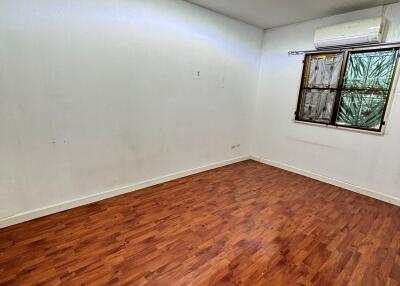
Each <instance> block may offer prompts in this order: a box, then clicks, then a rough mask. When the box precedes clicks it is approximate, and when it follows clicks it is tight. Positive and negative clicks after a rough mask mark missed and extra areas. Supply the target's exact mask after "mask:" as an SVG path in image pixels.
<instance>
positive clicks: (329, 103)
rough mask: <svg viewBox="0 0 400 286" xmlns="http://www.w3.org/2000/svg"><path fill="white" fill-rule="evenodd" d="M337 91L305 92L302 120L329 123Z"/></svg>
mask: <svg viewBox="0 0 400 286" xmlns="http://www.w3.org/2000/svg"><path fill="white" fill-rule="evenodd" d="M335 96H336V91H330V90H317V89H312V90H304V91H303V102H302V107H301V119H303V120H311V121H315V122H323V123H329V122H330V121H331V117H332V110H333V105H334V102H335Z"/></svg>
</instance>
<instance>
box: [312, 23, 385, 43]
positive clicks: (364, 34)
mask: <svg viewBox="0 0 400 286" xmlns="http://www.w3.org/2000/svg"><path fill="white" fill-rule="evenodd" d="M384 29H385V19H384V18H383V17H375V18H370V19H364V20H359V21H352V22H347V23H343V24H339V25H334V26H329V27H323V28H318V29H317V30H316V31H315V35H314V45H315V47H316V48H317V49H322V48H329V47H346V46H354V45H364V44H365V45H367V44H376V43H381V42H382V41H383V33H384Z"/></svg>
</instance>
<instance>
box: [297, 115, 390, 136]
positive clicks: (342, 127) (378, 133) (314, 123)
mask: <svg viewBox="0 0 400 286" xmlns="http://www.w3.org/2000/svg"><path fill="white" fill-rule="evenodd" d="M292 121H293V122H294V123H298V124H304V125H311V126H318V127H321V128H330V129H338V130H343V131H351V132H356V133H364V134H370V135H375V136H383V135H384V134H385V125H384V126H382V130H381V131H371V130H363V129H357V128H351V127H346V126H334V125H330V124H325V123H316V122H309V121H303V120H297V119H293V120H292Z"/></svg>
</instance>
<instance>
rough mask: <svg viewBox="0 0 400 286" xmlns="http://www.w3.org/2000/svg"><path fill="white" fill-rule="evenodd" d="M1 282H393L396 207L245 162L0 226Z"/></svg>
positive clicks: (399, 228) (398, 233) (397, 278)
mask: <svg viewBox="0 0 400 286" xmlns="http://www.w3.org/2000/svg"><path fill="white" fill-rule="evenodd" d="M0 285H146V286H149V285H178V286H179V285H185V286H187V285H251V286H253V285H323V286H326V285H360V286H364V285H390V286H392V285H400V208H399V207H397V206H394V205H390V204H387V203H384V202H381V201H378V200H375V199H372V198H368V197H365V196H362V195H359V194H356V193H352V192H350V191H347V190H343V189H340V188H338V187H335V186H332V185H329V184H326V183H322V182H319V181H316V180H313V179H310V178H306V177H304V176H300V175H297V174H294V173H290V172H287V171H284V170H281V169H278V168H274V167H271V166H267V165H264V164H261V163H257V162H254V161H251V160H249V161H244V162H240V163H237V164H233V165H229V166H226V167H222V168H218V169H214V170H211V171H207V172H203V173H200V174H196V175H192V176H189V177H185V178H181V179H177V180H174V181H171V182H167V183H163V184H160V185H157V186H153V187H149V188H146V189H143V190H140V191H136V192H132V193H129V194H124V195H121V196H118V197H114V198H111V199H107V200H103V201H100V202H97V203H93V204H90V205H86V206H82V207H78V208H75V209H71V210H68V211H65V212H61V213H57V214H54V215H50V216H47V217H43V218H39V219H36V220H32V221H29V222H25V223H21V224H18V225H15V226H10V227H8V228H4V229H0Z"/></svg>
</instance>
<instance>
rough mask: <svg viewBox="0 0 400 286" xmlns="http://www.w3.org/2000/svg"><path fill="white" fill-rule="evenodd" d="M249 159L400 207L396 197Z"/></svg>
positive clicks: (281, 165)
mask: <svg viewBox="0 0 400 286" xmlns="http://www.w3.org/2000/svg"><path fill="white" fill-rule="evenodd" d="M250 159H251V160H254V161H257V162H260V163H263V164H266V165H270V166H274V167H277V168H279V169H283V170H286V171H289V172H293V173H296V174H299V175H303V176H306V177H309V178H312V179H315V180H318V181H321V182H324V183H328V184H330V185H334V186H337V187H339V188H342V189H346V190H349V191H352V192H355V193H358V194H361V195H365V196H368V197H371V198H374V199H377V200H380V201H383V202H386V203H389V204H393V205H396V206H400V198H396V197H393V196H390V195H385V194H382V193H379V192H376V191H372V190H368V189H366V188H363V187H359V186H356V185H353V184H350V183H347V182H343V181H340V180H337V179H334V178H330V177H326V176H323V175H319V174H316V173H313V172H310V171H307V170H303V169H300V168H296V167H294V166H290V165H287V164H284V163H279V162H275V161H271V160H267V159H264V158H260V157H257V156H250Z"/></svg>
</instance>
